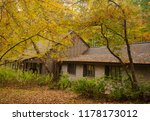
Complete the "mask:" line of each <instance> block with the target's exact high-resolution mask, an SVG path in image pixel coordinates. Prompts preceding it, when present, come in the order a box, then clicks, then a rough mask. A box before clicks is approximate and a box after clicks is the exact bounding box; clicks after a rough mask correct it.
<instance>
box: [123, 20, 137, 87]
mask: <svg viewBox="0 0 150 121" xmlns="http://www.w3.org/2000/svg"><path fill="white" fill-rule="evenodd" d="M123 27H124V41H125V42H126V46H127V53H128V58H129V62H130V63H129V64H130V69H131V74H132V80H133V88H134V89H135V90H138V89H139V87H138V82H137V79H136V75H135V69H134V63H133V59H132V55H131V48H130V45H129V41H128V35H127V21H126V20H125V19H124V25H123Z"/></svg>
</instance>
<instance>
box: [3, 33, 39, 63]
mask: <svg viewBox="0 0 150 121" xmlns="http://www.w3.org/2000/svg"><path fill="white" fill-rule="evenodd" d="M36 35H37V34H36ZM36 35H33V36H30V37H28V38H26V39H24V40H22V41H20V42H18V43H16V44H15V45H13V46H12V47H11V48H9V49H8V50H7V51H6V52H4V54H2V56H1V57H0V61H1V60H2V58H3V57H4V56H5V55H6V54H7V53H8V52H9V51H11V50H12V49H13V48H15V47H16V46H18V45H19V44H21V43H23V42H25V41H27V40H30V39H31V38H33V37H35V36H36Z"/></svg>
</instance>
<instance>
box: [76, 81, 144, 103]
mask: <svg viewBox="0 0 150 121" xmlns="http://www.w3.org/2000/svg"><path fill="white" fill-rule="evenodd" d="M73 90H74V91H75V92H76V93H78V94H80V95H82V96H86V97H90V98H105V99H109V100H116V101H121V100H135V99H139V97H140V94H141V91H140V90H139V91H136V92H135V91H133V90H132V87H131V83H130V81H129V80H124V81H123V80H122V81H121V80H112V79H110V78H107V80H106V78H101V79H91V80H88V79H86V78H83V79H80V80H78V81H76V82H74V84H73Z"/></svg>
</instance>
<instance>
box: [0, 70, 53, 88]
mask: <svg viewBox="0 0 150 121" xmlns="http://www.w3.org/2000/svg"><path fill="white" fill-rule="evenodd" d="M51 80H52V76H51V75H41V74H37V73H32V72H27V71H22V70H13V69H11V68H6V67H1V68H0V86H1V87H4V86H18V87H31V86H36V85H38V86H44V85H48V84H49V83H50V82H51Z"/></svg>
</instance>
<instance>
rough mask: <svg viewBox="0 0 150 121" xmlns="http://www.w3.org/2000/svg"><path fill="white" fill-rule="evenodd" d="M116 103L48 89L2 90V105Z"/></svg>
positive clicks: (0, 90)
mask: <svg viewBox="0 0 150 121" xmlns="http://www.w3.org/2000/svg"><path fill="white" fill-rule="evenodd" d="M97 103H105V104H106V103H116V102H105V101H104V100H103V101H102V100H95V99H89V98H88V99H87V98H84V97H81V96H79V95H77V94H75V93H73V92H71V91H66V90H49V89H48V88H47V87H35V88H32V89H16V88H10V87H7V88H0V104H97Z"/></svg>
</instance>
